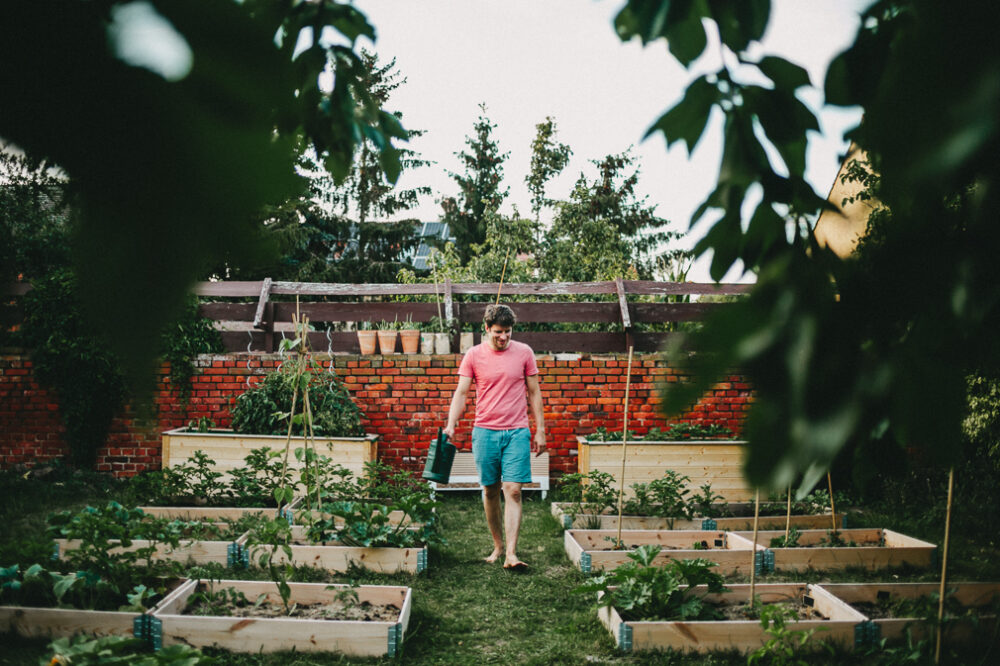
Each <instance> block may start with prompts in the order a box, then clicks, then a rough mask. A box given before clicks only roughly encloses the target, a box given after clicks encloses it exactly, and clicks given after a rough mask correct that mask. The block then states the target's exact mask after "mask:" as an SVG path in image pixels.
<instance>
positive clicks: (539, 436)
mask: <svg viewBox="0 0 1000 666" xmlns="http://www.w3.org/2000/svg"><path fill="white" fill-rule="evenodd" d="M531 448H532V450H534V452H535V455H536V456H540V455H542V454H543V453H545V451H546V448H545V431H544V430H542V429H541V428H539V429H538V430H536V431H535V444H534V446H532V447H531Z"/></svg>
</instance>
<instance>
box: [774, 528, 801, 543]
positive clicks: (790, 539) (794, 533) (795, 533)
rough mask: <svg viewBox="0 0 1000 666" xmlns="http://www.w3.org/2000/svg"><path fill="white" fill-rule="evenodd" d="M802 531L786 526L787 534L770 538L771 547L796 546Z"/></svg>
mask: <svg viewBox="0 0 1000 666" xmlns="http://www.w3.org/2000/svg"><path fill="white" fill-rule="evenodd" d="M801 536H802V532H799V530H798V529H796V528H795V527H790V528H788V536H787V537H786V536H785V535H781V536H777V537H774V538H772V539H771V548H797V547H798V545H799V538H800V537H801Z"/></svg>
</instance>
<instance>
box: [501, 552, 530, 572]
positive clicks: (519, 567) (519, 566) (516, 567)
mask: <svg viewBox="0 0 1000 666" xmlns="http://www.w3.org/2000/svg"><path fill="white" fill-rule="evenodd" d="M503 568H504V569H507V570H508V571H527V570H528V565H527V563H525V562H522V561H521V560H519V559H518V558H517V556H516V555H515V556H514V557H508V558H507V559H506V560H505V561H504V563H503Z"/></svg>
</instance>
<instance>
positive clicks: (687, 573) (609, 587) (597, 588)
mask: <svg viewBox="0 0 1000 666" xmlns="http://www.w3.org/2000/svg"><path fill="white" fill-rule="evenodd" d="M660 550H661V549H660V547H659V546H658V545H656V544H646V545H642V546H639V547H638V548H636V549H635V550H634V551H632V552H630V553H629V554H628V557H629V560H630V561H629V562H626V563H625V564H622V565H621V566H619V567H616V568H615V569H614V570H613V571H610V572H605V573H603V574H601V575H600V576H597V577H596V578H594V579H593V580H592V581H590V582H588V583H585V584H584V585H581V586H580V587H578V588H576V591H577V592H602V593H603V595H602V596H601V599H600V602H599V603H600V605H601V606H613V607H615V608H616V609H618V611H619V612H620V613H621V614H622V617H623V618H624V619H626V620H635V621H654V620H665V621H673V620H712V619H719V618H720V617H721V615H720V613H719V612H718V610H716V609H715V608H714V607H713V606H711V605H710V604H707V603H705V601H704V597H705V595H707V594H717V593H721V592H726V591H728V590H727V588H726V586H725V584H724V583H723V578H722V576H721V575H719V574H718V573H716V572H714V571H712V567H715V566H717V565H716V564H715V563H714V562H709V561H708V560H705V559H700V558H699V559H695V560H670V561H668V562H666V563H665V564H663V565H661V566H657V565H655V564H654V561H655V560H656V557H657V556H658V555H659V554H660Z"/></svg>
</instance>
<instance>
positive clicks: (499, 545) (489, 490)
mask: <svg viewBox="0 0 1000 666" xmlns="http://www.w3.org/2000/svg"><path fill="white" fill-rule="evenodd" d="M483 508H484V509H485V510H486V526H487V527H489V528H490V536H492V537H493V552H492V553H490V555H489V557H487V558H486V561H487V562H490V563H493V562H496V561H497V560H498V559H499V558H500V555H502V554H503V532H502V531H501V528H502V523H501V521H500V482H499V481H497V482H496V483H494V484H493V485H492V486H483Z"/></svg>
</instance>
